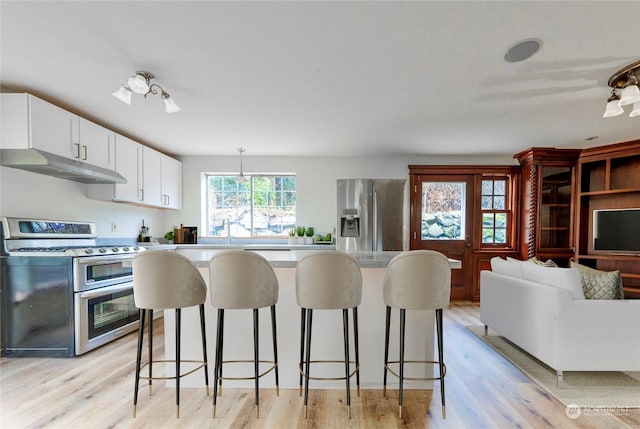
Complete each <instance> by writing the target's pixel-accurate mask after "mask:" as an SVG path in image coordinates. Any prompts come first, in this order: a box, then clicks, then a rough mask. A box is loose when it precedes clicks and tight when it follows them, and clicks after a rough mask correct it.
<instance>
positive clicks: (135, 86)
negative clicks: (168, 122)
mask: <svg viewBox="0 0 640 429" xmlns="http://www.w3.org/2000/svg"><path fill="white" fill-rule="evenodd" d="M154 77H155V76H153V75H152V74H151V73H149V72H146V71H137V72H136V74H135V76H131V77H130V78H129V79H127V81H126V82H125V83H123V84H122V86H121V87H120V88H119V89H118V90H117V91H116V92H114V93H113V96H114V97H116V98H117V99H118V100H120V101H122V102H123V103H126V104H128V105H131V94H132V93H136V94H139V95H143V96H144V98H147V95H149V94H154V95H157V94H158V91H157V90H156V88H158V89H159V90H160V98H162V101H164V111H165V113H173V112H177V111H179V110H180V106H178V105H177V104H176V102H175V101H173V98H171V96H170V95H169V93H168V92H166V91H165V90H164V89H162V87H161V86H160V85H158V84H157V83H151V79H153V78H154Z"/></svg>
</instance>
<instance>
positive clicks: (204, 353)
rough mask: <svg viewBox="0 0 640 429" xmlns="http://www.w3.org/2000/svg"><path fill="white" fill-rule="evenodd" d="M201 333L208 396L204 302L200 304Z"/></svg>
mask: <svg viewBox="0 0 640 429" xmlns="http://www.w3.org/2000/svg"><path fill="white" fill-rule="evenodd" d="M199 307H200V333H201V335H202V359H203V360H204V385H205V387H206V389H207V396H209V367H208V363H209V361H208V360H207V335H206V333H205V323H204V304H200V306H199Z"/></svg>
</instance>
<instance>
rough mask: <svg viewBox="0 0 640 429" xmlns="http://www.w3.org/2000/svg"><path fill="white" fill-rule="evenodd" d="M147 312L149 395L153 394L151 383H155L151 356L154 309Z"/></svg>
mask: <svg viewBox="0 0 640 429" xmlns="http://www.w3.org/2000/svg"><path fill="white" fill-rule="evenodd" d="M147 313H148V314H149V396H151V394H152V391H151V384H152V383H153V380H152V379H151V377H152V376H151V374H153V370H152V369H151V367H152V366H153V359H152V358H151V356H153V310H151V309H148V310H147Z"/></svg>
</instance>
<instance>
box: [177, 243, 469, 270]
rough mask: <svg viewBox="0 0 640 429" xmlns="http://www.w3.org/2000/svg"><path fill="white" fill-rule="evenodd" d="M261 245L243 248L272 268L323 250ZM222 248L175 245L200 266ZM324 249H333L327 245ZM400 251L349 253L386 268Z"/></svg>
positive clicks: (292, 263) (367, 263) (458, 265)
mask: <svg viewBox="0 0 640 429" xmlns="http://www.w3.org/2000/svg"><path fill="white" fill-rule="evenodd" d="M263 247H265V248H268V249H269V250H258V248H260V247H259V246H258V247H256V248H249V247H246V248H244V247H243V248H244V250H247V251H252V252H255V253H258V254H260V255H262V256H264V257H265V258H266V259H267V260H268V261H269V262H270V263H271V265H272V266H273V267H274V268H295V267H296V265H297V263H298V261H299V260H300V259H301V258H303V257H304V256H305V255H308V254H310V253H313V252H316V251H319V250H325V249H323V248H322V246H315V247H314V248H312V249H288V248H284V247H283V248H282V249H280V250H275V249H273V248H271V247H270V246H263ZM318 247H320V248H318ZM167 250H168V249H167ZM223 250H226V249H225V248H220V247H211V246H200V245H195V246H194V245H192V246H182V245H178V246H176V252H178V253H180V254H181V255H184V256H186V257H187V258H189V259H190V260H191V261H193V263H194V264H195V265H196V266H200V267H203V266H208V265H209V260H210V259H211V258H212V257H213V255H215V254H216V253H218V252H220V251H223ZM326 250H335V249H333V248H330V247H329V248H327V249H326ZM400 253H402V252H400V251H396V252H390V251H384V252H355V253H350V255H351V256H353V257H354V259H355V260H356V261H357V262H358V264H359V265H360V267H361V268H386V267H387V265H388V264H389V262H390V261H391V259H393V258H394V257H395V256H396V255H399V254H400ZM449 262H450V265H451V268H452V269H460V268H461V267H462V264H461V262H460V261H457V260H454V259H450V260H449Z"/></svg>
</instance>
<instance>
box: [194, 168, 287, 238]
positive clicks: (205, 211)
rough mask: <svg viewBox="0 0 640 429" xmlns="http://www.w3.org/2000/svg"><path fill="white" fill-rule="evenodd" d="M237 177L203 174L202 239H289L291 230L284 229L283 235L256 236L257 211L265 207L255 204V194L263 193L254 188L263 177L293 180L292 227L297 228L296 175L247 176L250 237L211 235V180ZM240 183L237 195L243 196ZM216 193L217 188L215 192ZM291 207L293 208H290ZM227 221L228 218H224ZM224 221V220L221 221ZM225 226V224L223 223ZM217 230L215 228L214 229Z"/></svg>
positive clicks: (267, 174)
mask: <svg viewBox="0 0 640 429" xmlns="http://www.w3.org/2000/svg"><path fill="white" fill-rule="evenodd" d="M235 177H237V175H236V174H232V173H215V172H213V173H212V172H202V173H201V207H200V223H201V227H202V233H201V234H202V235H201V236H202V237H205V238H214V239H218V238H222V239H227V238H240V239H247V240H252V239H283V238H287V237H288V230H289V229H290V228H289V229H284V228H283V230H282V233H281V234H268V235H256V234H254V232H255V224H256V222H255V217H256V209H257V208H263V206H257V205H256V204H255V192H262V191H255V190H254V189H255V187H254V183H255V180H256V179H258V178H262V177H267V178H269V179H272V178H293V179H294V182H295V189H294V190H293V191H289V192H293V193H294V196H293V200H294V205H293V206H292V207H293V212H294V222H293V225H292V227H293V228H295V218H296V213H297V193H298V189H297V188H298V184H297V176H296V174H295V173H255V174H245V177H246V178H247V181H246V189H247V196H248V204H247V206H248V207H249V213H250V226H249V228H248V229H249V231H250V234H249V235H248V236H244V235H230V234H227V233H226V231H225V233H224V235H210V232H209V226H210V225H209V222H210V216H209V215H210V211H211V208H210V206H209V194H210V192H209V178H222V180H224V179H227V178H235ZM238 185H239V183H238V182H236V195H241V193H240V192H239V189H240V188H239V186H238ZM285 191H286V190H284V189H280V190H274V192H278V193H282V192H285ZM213 192H215V188H214V191H213ZM276 207H279V208H282V207H284V206H276ZM288 207H291V206H288ZM224 219H225V220H226V218H224ZM221 221H222V219H221ZM223 226H224V223H223ZM214 228H215V227H214Z"/></svg>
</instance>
